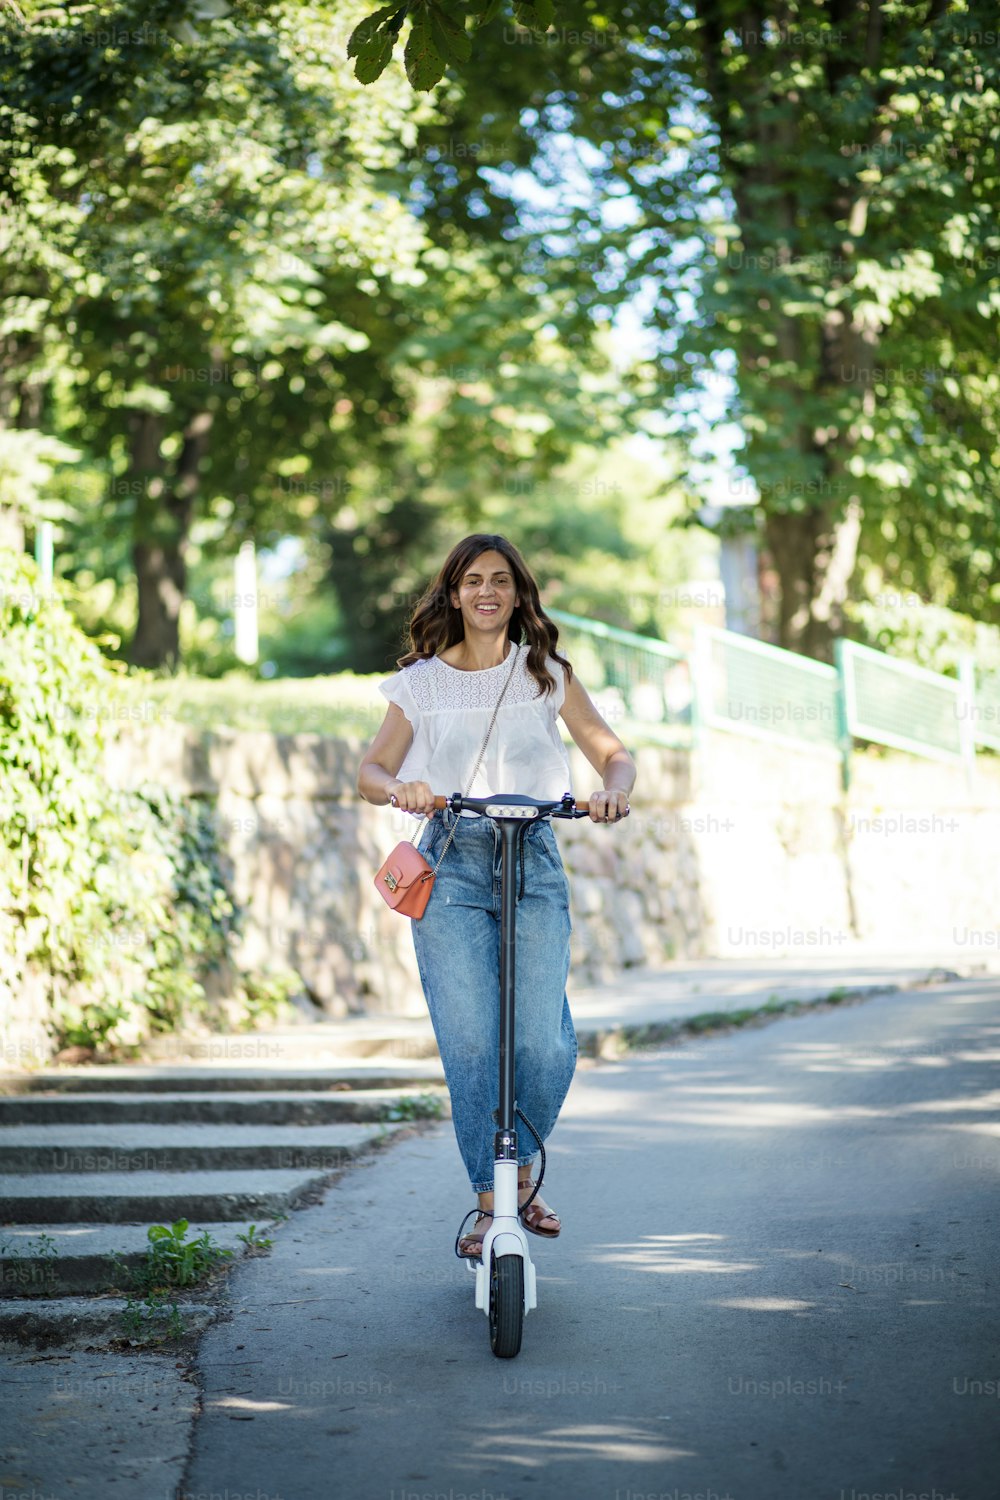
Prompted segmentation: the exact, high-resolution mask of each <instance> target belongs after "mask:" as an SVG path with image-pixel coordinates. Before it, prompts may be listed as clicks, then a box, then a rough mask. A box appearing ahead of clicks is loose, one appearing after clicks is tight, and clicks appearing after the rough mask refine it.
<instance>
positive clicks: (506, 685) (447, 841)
mask: <svg viewBox="0 0 1000 1500" xmlns="http://www.w3.org/2000/svg"><path fill="white" fill-rule="evenodd" d="M520 650H521V648H520V646H515V647H514V657H515V660H514V661H512V662H511V664H510V671H509V672H508V673H507V680H506V682H505V683H504V685H503V689H502V691H501V693H500V696H499V698H498V699H497V701H496V707H495V708H494V710H493V717H492V719H491V720H490V726H489V728H488V729H487V731H486V734H485V736H484V738H483V743H482V745H480V747H479V754H478V755H477V756H476V764H475V765H474V766H473V768H472V775H471V776H470V777H469V785H468V786H467V787H466V788H465V791H464V792H463V793H462V796H463V797H467V796H468V795H469V792H470V791H471V790H472V783H473V782H474V781H475V779H476V773H477V772H478V770H479V767H480V764H481V762H482V759H483V756H484V755H485V754H486V746H487V745H488V744H489V739H490V735H491V734H492V733H493V726H494V724H495V723H496V721H497V714H498V713H499V712H500V705H501V703H502V702H503V698H504V693H506V691H507V689H508V688H509V687H510V681H511V678H512V677H513V676H514V668H515V666H516V665H517V660H516V658H517V656H518V654H519V652H520ZM424 821H425V822H427V823H429V822H430V819H429V818H425V820H424ZM457 827H458V818H457V817H456V819H455V821H454V823H453V824H452V825H451V831H450V832H449V834H448V837H447V838H446V839H445V842H444V848H443V849H442V850H441V853H440V854H439V855H438V861H437V864H436V865H435V866H434V872H433V873H434V874H435V875H436V874H437V872H438V870H439V869H440V868H441V861H442V860H443V859H444V857H445V855H446V854H447V852H448V845H449V844H450V843H451V841H452V839H453V838H454V837H455V830H456V829H457ZM423 831H424V830H423V828H418V829H417V832H416V835H415V836H414V838H412V839H411V840H410V842H411V844H413V845H416V842H417V839H419V838H420V836H421V834H422V833H423Z"/></svg>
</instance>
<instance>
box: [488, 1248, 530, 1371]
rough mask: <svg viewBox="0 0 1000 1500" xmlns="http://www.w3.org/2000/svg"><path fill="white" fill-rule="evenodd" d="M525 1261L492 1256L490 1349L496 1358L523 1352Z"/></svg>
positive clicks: (512, 1257)
mask: <svg viewBox="0 0 1000 1500" xmlns="http://www.w3.org/2000/svg"><path fill="white" fill-rule="evenodd" d="M523 1327H524V1262H523V1261H522V1259H521V1257H520V1256H519V1255H501V1256H496V1255H491V1256H490V1348H491V1349H492V1350H493V1353H494V1354H495V1355H496V1357H497V1359H513V1358H514V1356H515V1355H516V1354H519V1353H520V1352H521V1331H522V1329H523Z"/></svg>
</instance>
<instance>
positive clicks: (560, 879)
mask: <svg viewBox="0 0 1000 1500" xmlns="http://www.w3.org/2000/svg"><path fill="white" fill-rule="evenodd" d="M453 824H454V825H456V826H455V837H454V838H453V839H452V842H451V844H450V845H449V847H448V849H447V851H446V852H445V855H444V859H443V860H442V862H441V868H440V869H439V870H438V873H437V878H436V880H435V882H434V889H433V891H432V892H431V898H430V900H429V901H428V903H427V909H426V911H425V912H424V915H423V916H422V917H421V919H420V920H419V921H417V922H412V923H411V926H412V929H413V942H414V947H415V949H416V955H417V966H418V968H419V970H420V980H421V983H422V985H423V989H424V995H425V997H426V1000H427V1007H428V1009H429V1011H430V1015H431V1022H432V1024H433V1026H434V1034H435V1036H436V1037H437V1043H438V1049H439V1051H440V1053H441V1061H442V1063H443V1065H444V1073H445V1079H446V1082H447V1084H448V1092H449V1094H450V1095H451V1109H452V1122H453V1124H454V1127H455V1135H456V1137H457V1140H458V1147H459V1150H460V1152H461V1154H462V1159H463V1161H464V1163H465V1167H466V1170H467V1171H468V1174H469V1181H470V1182H471V1184H472V1188H473V1191H474V1192H477V1193H488V1192H491V1191H492V1189H493V1160H494V1135H495V1132H496V1128H497V1127H496V1121H495V1118H494V1112H495V1111H496V1109H497V1108H498V1106H499V1051H500V1040H499V1027H500V861H501V842H500V832H499V829H497V828H496V827H495V825H494V824H493V823H492V822H490V820H489V819H488V818H483V817H476V818H471V817H461V816H460V815H458V814H455V813H453V812H452V811H451V810H450V809H446V810H445V811H444V812H437V813H435V814H434V816H433V818H431V820H430V821H429V823H428V824H427V826H426V828H425V829H424V830H423V833H422V834H421V837H420V841H419V844H418V847H419V849H420V851H421V853H422V854H423V855H424V857H425V858H426V859H427V860H428V861H429V862H430V864H431V865H435V864H436V863H437V859H438V856H439V854H440V853H441V849H442V846H443V845H444V842H445V839H446V838H447V836H448V833H449V831H450V830H451V827H452V825H453ZM520 874H521V871H520V860H515V864H514V876H515V881H516V886H515V890H516V891H519V889H520ZM516 910H517V922H516V929H515V934H516V936H515V959H514V976H515V997H516V998H515V1013H514V1043H515V1045H514V1073H515V1095H516V1102H517V1104H518V1106H519V1108H520V1109H521V1110H523V1112H524V1114H525V1115H526V1116H527V1118H528V1119H529V1120H530V1121H531V1123H532V1125H534V1127H535V1129H536V1130H537V1131H538V1134H539V1135H540V1136H541V1138H542V1140H543V1141H544V1140H546V1138H547V1137H548V1136H549V1135H550V1133H551V1131H552V1128H553V1126H554V1125H555V1122H556V1119H557V1117H558V1114H559V1111H560V1109H561V1108H562V1105H563V1101H564V1100H565V1098H566V1094H567V1092H568V1091H569V1086H570V1083H571V1082H572V1078H573V1073H574V1070H575V1068H576V1056H577V1042H576V1032H575V1030H574V1028H573V1020H572V1017H571V1016H570V1010H569V1000H568V999H567V996H566V979H567V976H568V974H569V938H570V930H571V927H570V915H569V884H568V881H567V879H566V873H565V871H564V869H563V864H562V859H561V857H560V854H559V846H558V844H557V843H556V837H555V833H554V832H553V829H552V825H551V823H550V822H549V821H548V820H544V821H543V820H540V821H539V822H537V823H531V824H529V825H528V827H527V829H526V830H525V834H524V894H523V896H520V898H519V899H518V901H517V908H516ZM516 1124H517V1136H518V1162H519V1164H521V1165H528V1164H530V1163H531V1162H533V1161H534V1159H535V1156H536V1154H537V1146H536V1144H535V1141H534V1137H533V1136H532V1135H531V1133H530V1132H529V1131H528V1130H527V1128H526V1127H525V1125H524V1122H523V1120H520V1119H518V1120H517V1121H516Z"/></svg>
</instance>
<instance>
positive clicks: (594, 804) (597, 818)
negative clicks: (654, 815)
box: [589, 790, 629, 823]
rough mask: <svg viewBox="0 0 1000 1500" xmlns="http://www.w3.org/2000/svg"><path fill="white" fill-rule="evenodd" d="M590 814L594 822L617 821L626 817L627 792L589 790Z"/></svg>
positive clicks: (627, 808) (627, 809)
mask: <svg viewBox="0 0 1000 1500" xmlns="http://www.w3.org/2000/svg"><path fill="white" fill-rule="evenodd" d="M589 800H590V816H591V819H592V821H593V822H595V823H619V822H620V821H621V819H622V818H627V817H628V812H629V806H628V794H627V793H626V792H609V791H607V790H603V791H600V792H591V794H590V799H589Z"/></svg>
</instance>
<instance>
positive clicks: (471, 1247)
mask: <svg viewBox="0 0 1000 1500" xmlns="http://www.w3.org/2000/svg"><path fill="white" fill-rule="evenodd" d="M492 1217H493V1210H492V1209H491V1208H481V1209H479V1212H478V1217H477V1218H476V1222H475V1225H474V1227H473V1230H472V1233H471V1234H463V1235H462V1236H461V1237H460V1239H459V1241H458V1244H457V1246H456V1254H457V1255H458V1256H459V1258H460V1259H464V1260H482V1258H483V1240H484V1239H485V1238H486V1235H487V1233H488V1230H489V1225H488V1224H487V1225H484V1227H483V1229H482V1231H481V1232H480V1229H479V1224H480V1220H482V1219H492ZM466 1218H468V1214H466Z"/></svg>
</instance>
